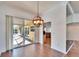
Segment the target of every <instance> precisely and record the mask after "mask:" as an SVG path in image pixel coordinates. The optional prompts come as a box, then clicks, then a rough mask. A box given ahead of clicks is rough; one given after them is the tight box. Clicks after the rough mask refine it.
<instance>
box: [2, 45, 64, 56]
mask: <svg viewBox="0 0 79 59" xmlns="http://www.w3.org/2000/svg"><path fill="white" fill-rule="evenodd" d="M1 56H2V57H63V56H64V54H63V53H61V52H58V51H56V50H53V49H51V48H49V47H47V46H42V45H40V44H32V45H29V46H26V47H21V48H17V49H14V50H12V51H7V52H5V53H2V55H1Z"/></svg>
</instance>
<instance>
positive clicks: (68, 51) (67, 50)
mask: <svg viewBox="0 0 79 59" xmlns="http://www.w3.org/2000/svg"><path fill="white" fill-rule="evenodd" d="M73 45H74V42H73V43H72V45H71V46H70V48H69V49H68V50H67V52H66V54H67V53H68V52H69V51H70V49H71V48H72V46H73Z"/></svg>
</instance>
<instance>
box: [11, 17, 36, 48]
mask: <svg viewBox="0 0 79 59" xmlns="http://www.w3.org/2000/svg"><path fill="white" fill-rule="evenodd" d="M32 27H33V28H32ZM34 33H35V32H34V25H33V23H32V21H31V20H24V19H19V18H13V43H12V45H13V48H16V47H20V46H24V45H29V44H32V43H33V42H34Z"/></svg>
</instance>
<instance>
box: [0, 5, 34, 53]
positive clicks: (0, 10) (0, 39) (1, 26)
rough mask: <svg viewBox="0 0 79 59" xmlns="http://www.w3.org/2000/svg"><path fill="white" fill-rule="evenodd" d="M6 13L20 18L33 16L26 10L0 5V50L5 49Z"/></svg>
mask: <svg viewBox="0 0 79 59" xmlns="http://www.w3.org/2000/svg"><path fill="white" fill-rule="evenodd" d="M6 15H10V16H16V17H20V18H33V15H32V14H29V13H28V12H23V11H20V10H18V9H15V8H12V7H9V6H6V5H0V52H4V51H6V44H5V40H6V36H5V34H6V31H5V30H6V29H5V23H6V19H5V16H6Z"/></svg>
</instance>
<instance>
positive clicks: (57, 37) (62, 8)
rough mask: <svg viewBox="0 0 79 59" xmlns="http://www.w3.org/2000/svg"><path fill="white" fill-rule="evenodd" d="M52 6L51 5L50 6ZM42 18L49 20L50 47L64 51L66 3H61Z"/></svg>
mask: <svg viewBox="0 0 79 59" xmlns="http://www.w3.org/2000/svg"><path fill="white" fill-rule="evenodd" d="M52 8H53V7H52ZM44 19H45V20H46V21H47V22H51V37H52V39H51V48H53V49H56V50H58V51H61V52H63V53H65V52H66V4H65V3H64V4H61V5H59V6H58V7H56V8H55V9H54V10H53V11H52V10H51V11H49V12H48V13H46V14H45V16H44Z"/></svg>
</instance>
